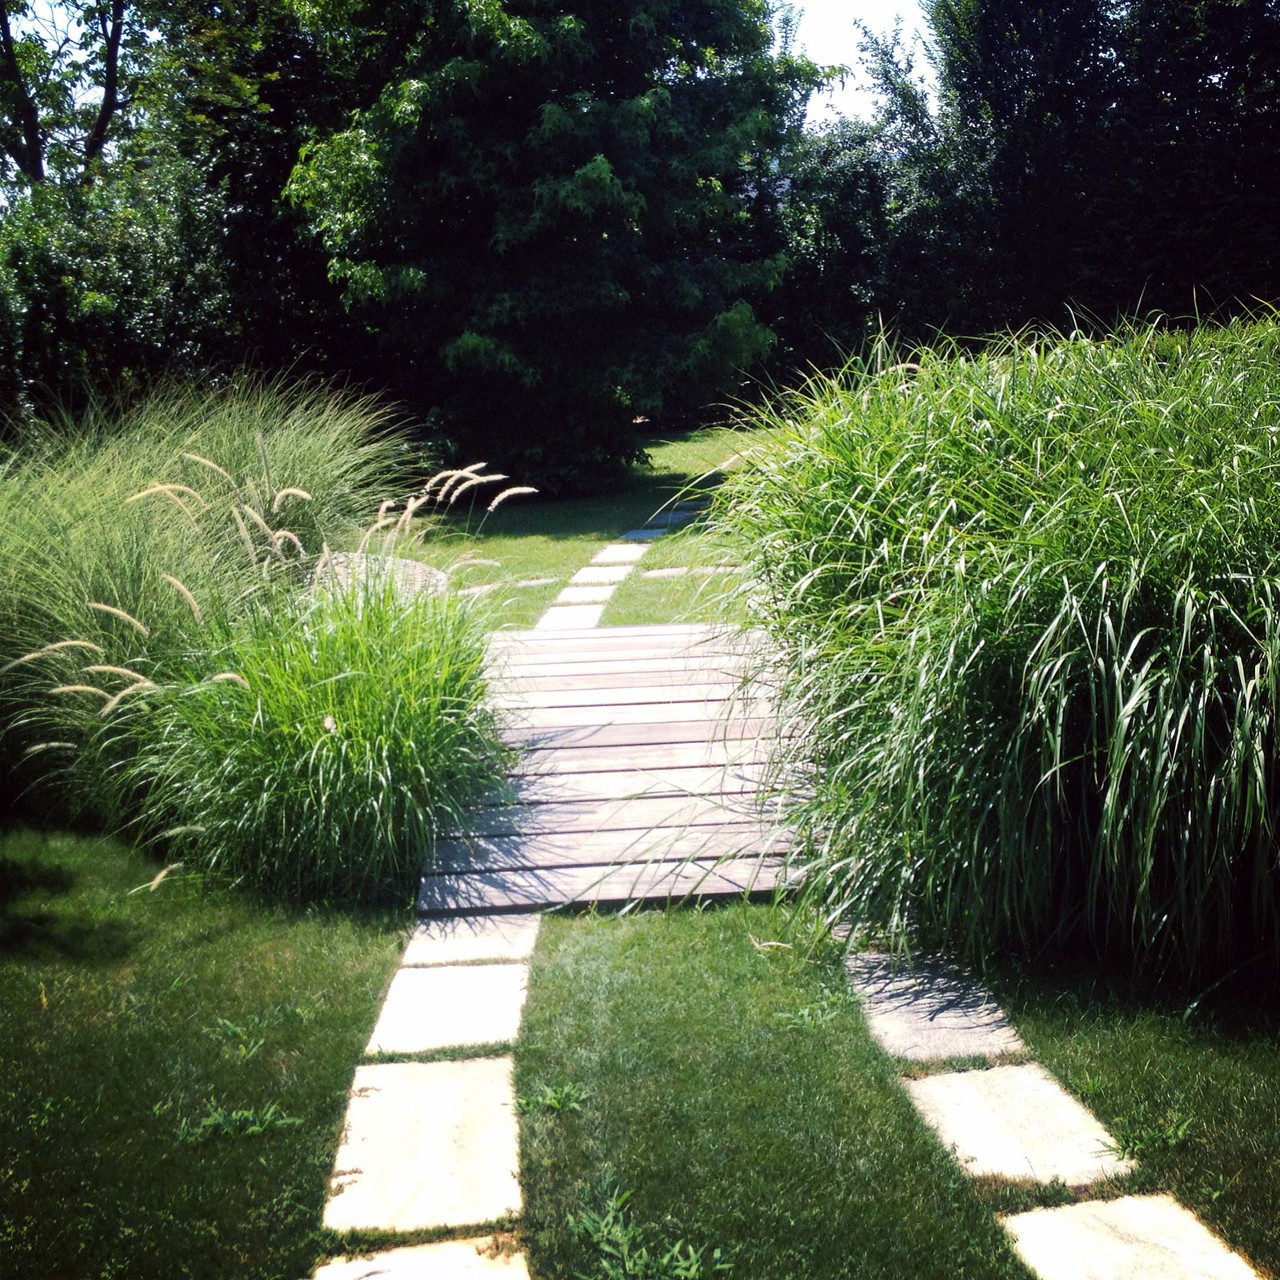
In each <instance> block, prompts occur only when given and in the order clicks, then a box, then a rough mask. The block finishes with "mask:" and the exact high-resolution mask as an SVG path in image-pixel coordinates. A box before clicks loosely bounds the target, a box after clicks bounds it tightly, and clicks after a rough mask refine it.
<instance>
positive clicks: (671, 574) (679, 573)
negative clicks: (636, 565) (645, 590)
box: [642, 565, 689, 578]
mask: <svg viewBox="0 0 1280 1280" xmlns="http://www.w3.org/2000/svg"><path fill="white" fill-rule="evenodd" d="M688 572H689V569H688V566H686V565H676V566H675V567H673V568H671V569H646V570H645V571H644V573H643V575H642V576H643V577H646V578H683V577H684V575H685V574H686V573H688Z"/></svg>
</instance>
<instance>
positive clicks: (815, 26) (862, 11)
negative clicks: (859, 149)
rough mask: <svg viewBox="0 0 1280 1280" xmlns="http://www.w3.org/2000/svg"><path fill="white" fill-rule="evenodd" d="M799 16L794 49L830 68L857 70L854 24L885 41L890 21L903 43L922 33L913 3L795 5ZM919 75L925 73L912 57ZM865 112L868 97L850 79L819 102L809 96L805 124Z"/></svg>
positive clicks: (802, 0) (844, 0) (814, 0)
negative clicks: (896, 23)
mask: <svg viewBox="0 0 1280 1280" xmlns="http://www.w3.org/2000/svg"><path fill="white" fill-rule="evenodd" d="M795 5H796V8H797V9H799V10H800V30H799V34H798V37H797V41H796V43H797V44H798V45H799V46H800V48H801V49H803V50H804V52H805V53H807V54H808V55H809V57H811V58H812V59H813V60H814V62H819V63H822V64H823V65H824V66H830V65H832V64H833V63H844V64H845V65H847V66H850V67H853V68H855V69H856V68H857V66H858V61H859V57H858V40H859V35H858V32H857V31H856V30H855V28H854V25H853V24H854V23H855V22H864V23H866V25H867V26H868V27H870V28H871V30H872V31H874V32H875V33H876V34H877V35H887V34H888V33H889V32H890V31H892V30H893V24H894V21H895V19H899V18H900V19H901V21H902V36H903V40H904V42H906V43H910V41H911V39H912V37H913V36H914V35H915V34H916V33H918V32H922V31H924V30H925V21H924V16H923V14H921V12H920V6H919V4H917V3H916V0H795ZM916 61H917V65H918V66H919V67H920V69H921V70H926V71H927V69H928V68H927V67H926V66H925V65H924V63H923V59H921V58H919V57H917V60H916ZM870 107H871V95H870V94H869V92H868V91H867V89H866V88H865V84H863V86H862V87H860V77H859V76H857V75H854V76H850V77H849V78H848V79H847V80H846V81H845V84H844V88H843V89H840V88H836V89H834V90H831V91H830V92H828V93H825V94H822V95H820V96H818V95H815V97H814V99H813V100H812V101H811V102H810V104H809V119H810V120H811V121H814V122H817V121H820V120H823V119H825V118H828V117H830V116H832V115H834V114H837V113H839V114H842V115H851V116H856V115H863V114H866V113H867V112H868V111H869V110H870Z"/></svg>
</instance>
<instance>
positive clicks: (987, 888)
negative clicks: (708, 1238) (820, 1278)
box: [724, 315, 1280, 981]
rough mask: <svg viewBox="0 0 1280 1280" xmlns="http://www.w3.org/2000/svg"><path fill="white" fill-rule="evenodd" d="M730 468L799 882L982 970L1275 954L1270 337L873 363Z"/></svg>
mask: <svg viewBox="0 0 1280 1280" xmlns="http://www.w3.org/2000/svg"><path fill="white" fill-rule="evenodd" d="M770 425H772V427H773V428H774V431H773V433H771V439H772V443H771V444H770V445H769V446H768V447H767V448H764V449H761V450H758V451H757V452H756V453H755V455H754V457H752V458H751V460H750V466H749V467H748V468H746V469H745V470H743V471H741V472H740V473H738V474H737V475H736V476H735V477H734V478H733V479H732V480H731V481H730V483H729V485H728V488H727V493H726V495H725V498H726V501H725V504H724V511H725V518H726V519H727V520H728V521H729V522H730V524H731V525H732V526H734V528H735V530H736V532H737V534H738V535H739V536H741V537H742V538H743V539H744V540H745V542H746V543H747V544H748V545H751V546H753V547H754V548H756V555H755V559H754V562H753V565H752V573H751V576H750V581H749V583H748V585H747V590H748V593H749V600H750V603H751V606H752V608H753V609H754V610H755V612H756V613H757V616H758V617H759V618H760V619H761V620H762V621H763V623H764V624H765V625H766V626H767V627H768V629H769V630H770V631H771V632H772V634H773V636H774V639H775V641H776V643H777V647H778V649H779V650H780V652H781V654H782V662H783V667H782V679H781V683H782V687H783V692H784V695H785V698H786V701H787V706H788V708H789V711H790V717H791V722H792V724H793V726H799V727H800V728H801V733H800V734H799V736H798V737H791V738H788V739H786V740H785V741H784V742H783V745H782V747H781V748H780V752H781V754H780V757H779V765H780V767H781V768H782V769H783V770H784V771H787V772H789V774H790V776H791V777H792V778H793V779H794V780H798V781H799V782H800V783H801V784H802V785H800V786H798V787H797V788H796V790H797V792H798V793H799V794H804V795H808V796H809V797H810V798H809V799H807V800H805V801H804V802H802V803H800V804H798V805H797V807H796V810H795V814H794V817H795V820H796V822H797V824H798V826H799V828H800V829H801V831H802V833H803V836H804V840H803V842H802V843H801V846H800V847H801V848H802V849H803V852H802V853H801V854H798V855H797V861H798V864H799V865H800V867H801V869H802V870H803V871H804V873H805V877H806V885H807V889H806V892H807V894H808V895H809V897H810V899H811V900H815V901H818V902H820V903H821V904H822V907H823V909H824V911H825V912H826V914H827V917H828V919H829V920H831V921H833V922H834V921H835V920H837V919H839V920H851V921H854V922H856V923H859V924H862V925H865V926H869V927H873V928H875V929H877V930H881V931H884V932H886V933H887V934H888V935H889V936H890V937H891V938H892V939H894V940H895V941H896V942H898V943H904V942H905V941H907V940H908V939H917V940H921V941H927V942H928V943H930V944H938V943H941V944H943V945H946V946H949V947H952V948H954V949H956V950H958V951H959V952H961V953H963V954H965V955H966V956H968V957H970V958H974V959H980V958H982V957H984V956H986V955H989V954H990V953H991V952H993V951H994V950H996V949H998V948H1002V947H1013V948H1016V949H1019V950H1021V951H1023V952H1027V953H1032V954H1039V953H1043V952H1053V951H1060V952H1067V953H1070V954H1073V955H1081V954H1083V955H1088V956H1093V957H1101V958H1104V959H1108V960H1112V961H1115V962H1118V963H1122V964H1125V965H1128V966H1132V967H1134V968H1136V969H1139V970H1142V971H1145V972H1148V973H1150V974H1153V975H1157V976H1161V977H1164V978H1167V979H1171V980H1172V979H1179V980H1187V981H1193V980H1194V981H1200V980H1203V979H1205V978H1207V977H1212V976H1214V975H1221V974H1223V973H1226V972H1228V971H1232V970H1234V969H1237V968H1240V967H1242V966H1243V967H1245V968H1249V967H1251V966H1254V965H1261V966H1262V967H1264V968H1265V967H1274V963H1275V961H1276V959H1277V957H1278V956H1280V865H1278V853H1277V850H1278V849H1280V845H1278V843H1277V831H1276V821H1277V817H1280V746H1278V741H1277V716H1278V714H1280V665H1278V659H1280V322H1278V321H1277V318H1276V317H1275V316H1271V315H1266V316H1262V317H1260V318H1258V319H1256V320H1255V321H1253V322H1251V323H1243V322H1242V323H1238V324H1234V325H1231V326H1229V327H1225V328H1210V327H1201V328H1197V329H1194V330H1191V331H1189V332H1173V331H1168V330H1162V329H1161V328H1159V327H1150V328H1134V329H1131V330H1128V331H1126V332H1123V333H1120V334H1118V335H1116V336H1115V337H1114V338H1112V339H1110V340H1106V341H1095V340H1089V339H1085V338H1082V337H1078V336H1070V337H1060V336H1054V335H1050V336H1047V337H1036V338H1029V337H1014V338H1009V339H1007V340H1004V341H1001V342H998V343H995V344H994V345H992V346H991V347H989V348H988V349H986V350H984V351H983V352H981V353H980V354H977V355H972V354H965V353H964V352H962V351H960V350H958V349H951V348H947V347H945V346H939V347H936V348H934V349H931V350H927V351H923V352H920V353H913V358H912V360H911V361H910V362H908V363H903V362H900V361H898V360H897V359H896V357H895V356H894V355H893V353H891V352H889V351H888V350H881V351H879V352H877V353H875V354H874V355H873V356H872V357H871V358H870V359H868V360H867V361H865V362H860V363H853V364H850V365H849V366H848V367H847V368H846V369H845V370H844V371H843V372H842V373H841V374H839V375H838V376H835V377H830V378H828V377H818V376H815V377H814V378H812V379H811V380H810V381H809V382H808V383H807V384H806V385H805V386H804V387H802V388H801V389H800V390H799V391H797V392H796V393H794V394H792V395H790V396H788V397H786V398H784V399H782V400H780V401H778V402H777V403H776V404H775V406H774V407H773V409H772V411H771V414H770Z"/></svg>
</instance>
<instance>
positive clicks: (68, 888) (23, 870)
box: [0, 858, 134, 964]
mask: <svg viewBox="0 0 1280 1280" xmlns="http://www.w3.org/2000/svg"><path fill="white" fill-rule="evenodd" d="M76 879H77V877H76V876H75V874H74V873H73V872H71V871H70V870H68V869H67V868H66V867H60V866H41V865H40V864H38V863H30V862H19V861H17V860H16V859H13V858H0V953H3V954H7V955H18V954H23V955H26V956H28V957H36V956H58V957H60V958H62V959H64V960H75V961H78V962H80V963H90V964H92V963H106V962H113V961H117V960H120V959H122V958H123V957H124V956H126V955H128V954H129V952H130V951H131V950H132V949H133V945H134V930H133V929H131V928H130V927H129V926H128V925H126V924H124V923H123V922H121V921H119V920H93V919H85V918H84V916H83V915H82V914H80V913H78V912H77V913H75V914H74V915H67V916H64V915H60V914H59V913H58V912H57V911H55V910H52V909H51V908H49V907H48V906H47V905H42V906H40V907H38V908H35V909H25V908H22V907H21V906H20V905H19V904H20V903H21V900H22V899H24V898H26V897H29V896H31V895H39V897H41V898H45V899H47V898H60V897H65V896H67V895H68V894H70V893H71V892H72V890H73V889H74V888H75V887H76Z"/></svg>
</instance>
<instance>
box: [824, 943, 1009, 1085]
mask: <svg viewBox="0 0 1280 1280" xmlns="http://www.w3.org/2000/svg"><path fill="white" fill-rule="evenodd" d="M848 970H849V976H850V978H851V979H852V982H853V987H854V990H855V991H857V993H858V994H859V995H860V996H861V997H862V1001H863V1005H862V1011H863V1014H864V1016H865V1017H866V1019H867V1026H868V1027H869V1028H870V1030H871V1034H872V1035H873V1036H874V1037H875V1038H876V1040H877V1041H878V1042H879V1044H880V1046H881V1047H882V1048H883V1049H884V1050H885V1052H886V1053H891V1054H893V1056H894V1057H896V1058H908V1059H910V1060H911V1061H913V1062H940V1061H942V1060H944V1059H946V1058H967V1057H985V1058H997V1057H1000V1056H1001V1055H1003V1054H1010V1053H1021V1052H1022V1051H1023V1050H1024V1048H1025V1046H1024V1045H1023V1043H1022V1041H1021V1040H1020V1039H1019V1038H1018V1033H1017V1032H1016V1031H1015V1030H1014V1029H1013V1027H1012V1026H1011V1025H1010V1024H1009V1020H1008V1018H1006V1017H1005V1016H1004V1013H1003V1011H1002V1010H1001V1009H1000V1006H999V1005H997V1004H996V1003H995V1001H994V1000H992V999H991V997H990V996H989V995H987V993H986V992H985V991H984V990H983V989H982V987H981V986H980V985H979V984H978V983H977V982H975V981H973V979H971V978H969V977H967V976H965V975H964V974H962V973H961V972H960V971H959V970H958V969H956V968H955V967H954V966H951V965H947V964H945V963H943V962H941V961H939V960H937V959H934V958H932V957H921V956H916V957H914V958H913V959H912V960H911V961H910V962H908V961H906V960H903V959H900V958H899V957H896V956H889V955H885V954H883V953H880V952H867V953H865V954H861V955H852V956H850V957H849V961H848Z"/></svg>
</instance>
